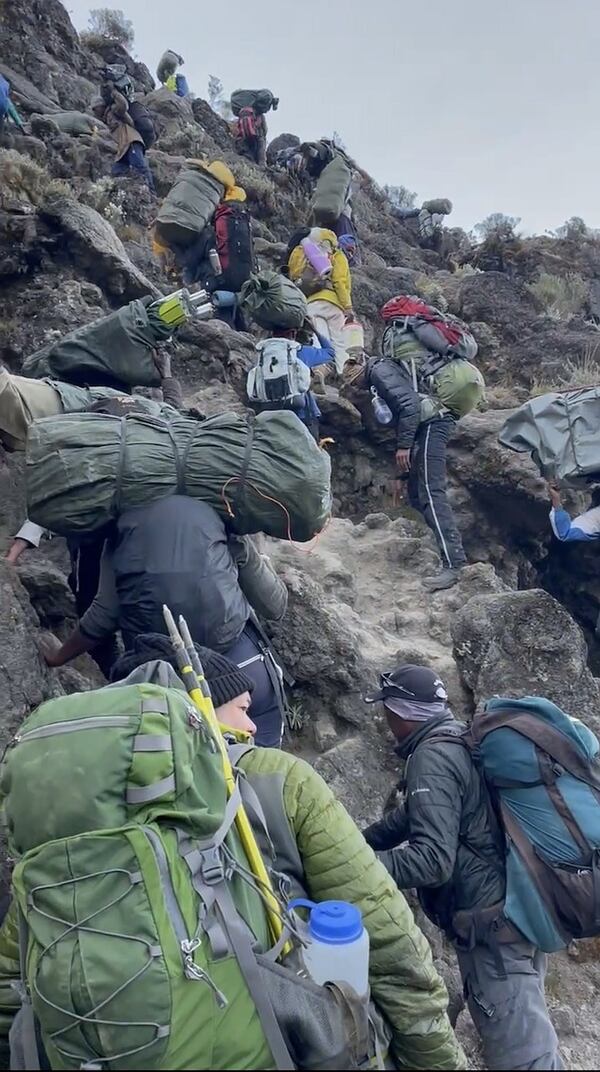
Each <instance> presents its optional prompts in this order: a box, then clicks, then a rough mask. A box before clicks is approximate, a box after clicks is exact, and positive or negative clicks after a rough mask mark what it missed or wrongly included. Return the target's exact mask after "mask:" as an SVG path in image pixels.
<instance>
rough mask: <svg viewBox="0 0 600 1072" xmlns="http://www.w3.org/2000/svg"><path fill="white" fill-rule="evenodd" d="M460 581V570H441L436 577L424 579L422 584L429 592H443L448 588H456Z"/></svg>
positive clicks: (455, 568)
mask: <svg viewBox="0 0 600 1072" xmlns="http://www.w3.org/2000/svg"><path fill="white" fill-rule="evenodd" d="M459 580H460V568H457V567H454V568H448V569H443V570H440V572H439V573H437V574H436V575H435V577H424V578H423V580H422V582H421V583H422V585H423V588H425V589H426V590H427V591H428V592H442V591H444V590H445V589H446V588H454V585H455V584H458V581H459Z"/></svg>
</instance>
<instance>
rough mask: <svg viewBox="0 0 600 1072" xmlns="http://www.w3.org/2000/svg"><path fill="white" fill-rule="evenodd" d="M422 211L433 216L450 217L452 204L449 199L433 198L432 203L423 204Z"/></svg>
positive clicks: (425, 202)
mask: <svg viewBox="0 0 600 1072" xmlns="http://www.w3.org/2000/svg"><path fill="white" fill-rule="evenodd" d="M421 210H422V211H425V212H430V213H431V215H432V216H449V215H450V213H451V212H452V202H451V200H450V198H449V197H432V198H431V200H430V201H424V202H423V204H422V205H421Z"/></svg>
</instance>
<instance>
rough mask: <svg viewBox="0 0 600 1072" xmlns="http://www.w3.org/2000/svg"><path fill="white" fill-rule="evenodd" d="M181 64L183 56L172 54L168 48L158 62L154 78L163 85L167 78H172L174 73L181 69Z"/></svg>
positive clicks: (171, 50)
mask: <svg viewBox="0 0 600 1072" xmlns="http://www.w3.org/2000/svg"><path fill="white" fill-rule="evenodd" d="M182 63H183V56H180V55H179V53H177V52H173V49H172V48H168V49H167V50H166V52H163V54H162V56H161V57H160V59H159V61H158V67H157V68H156V77H157V78H158V81H159V82H161V83H162V85H165V84H166V83H167V81H168V80H169V78H173V77H174V75H175V71H176V70H177V68H178V67H181V65H182Z"/></svg>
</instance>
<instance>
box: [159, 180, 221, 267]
mask: <svg viewBox="0 0 600 1072" xmlns="http://www.w3.org/2000/svg"><path fill="white" fill-rule="evenodd" d="M233 186H235V179H234V177H233V175H232V173H231V171H230V170H229V168H228V167H227V165H226V164H223V163H221V161H218V160H216V161H214V162H213V163H212V164H207V163H206V161H203V160H187V161H186V163H185V164H184V166H183V167H182V169H181V171H180V172H179V174H178V176H177V178H176V179H175V182H174V183H173V185H172V187H171V189H170V190H169V192H168V194H167V196H166V197H165V199H164V201H163V203H162V205H161V206H160V208H159V210H158V216H157V217H156V225H155V231H156V235H157V238H158V239H159V240H160V241H161V242H162V243H163V244H164V245H166V246H168V247H169V248H172V247H173V246H184V247H185V246H191V245H192V243H193V242H196V241H197V239H198V235H200V234H201V233H202V231H203V230H204V228H205V227H206V226H207V225H208V224H209V223H210V222H211V221H212V218H213V216H214V214H215V209H216V208H217V205H218V204H219V201H221V200H222V198H223V196H224V194H225V190H226V189H230V188H232V187H233Z"/></svg>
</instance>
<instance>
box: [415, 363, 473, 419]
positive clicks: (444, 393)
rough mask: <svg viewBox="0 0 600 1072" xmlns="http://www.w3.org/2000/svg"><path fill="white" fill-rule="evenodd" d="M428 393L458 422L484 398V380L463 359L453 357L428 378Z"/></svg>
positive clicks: (471, 365)
mask: <svg viewBox="0 0 600 1072" xmlns="http://www.w3.org/2000/svg"><path fill="white" fill-rule="evenodd" d="M429 384H430V393H431V394H432V395H433V396H434V397H435V399H437V401H438V402H439V403H440V404H441V405H442V406H443V408H444V409H447V410H449V411H450V413H451V414H452V416H453V417H456V418H457V420H459V419H460V418H461V417H466V415H467V413H470V412H471V410H474V409H475V408H476V407H477V406H478V405H479V403H480V402H482V401H483V399H484V398H485V380H484V378H483V376H482V374H481V372H480V371H479V369H478V368H477V366H476V365H473V364H472V363H471V362H470V361H467V360H466V359H465V358H464V357H454V358H453V359H452V361H448V362H447V363H446V364H445V365H442V367H441V368H440V369H438V370H437V371H436V372H434V373H433V374H432V375H431V376H430V377H429Z"/></svg>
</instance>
